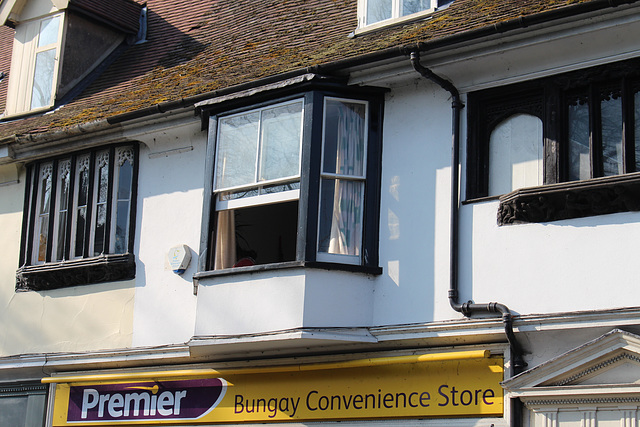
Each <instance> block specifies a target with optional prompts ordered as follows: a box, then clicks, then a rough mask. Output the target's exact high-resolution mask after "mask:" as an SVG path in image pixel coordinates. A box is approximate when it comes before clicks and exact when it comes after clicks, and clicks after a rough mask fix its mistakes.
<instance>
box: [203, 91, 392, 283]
mask: <svg viewBox="0 0 640 427" xmlns="http://www.w3.org/2000/svg"><path fill="white" fill-rule="evenodd" d="M381 107H382V103H381V101H380V99H379V96H375V97H371V96H367V97H361V98H358V97H343V96H338V94H332V93H325V92H307V93H305V94H301V95H299V96H297V97H296V96H291V97H289V98H285V99H283V100H281V101H279V102H276V103H265V104H264V105H262V106H260V107H258V108H252V109H249V110H247V109H237V110H234V111H232V112H229V113H226V112H225V113H223V114H220V115H218V116H214V117H215V119H214V120H215V126H214V129H215V134H211V133H210V135H209V137H210V141H209V142H210V145H211V146H212V147H215V148H212V149H210V151H209V152H210V155H212V156H213V157H214V159H212V161H211V163H212V167H211V173H212V175H213V180H212V181H213V184H212V192H211V199H212V203H211V205H212V210H211V216H210V217H211V222H210V226H209V235H208V237H207V241H208V242H209V243H208V244H209V245H210V246H213V247H212V250H211V251H210V252H209V253H210V257H209V259H208V265H207V269H210V270H225V269H230V268H234V267H249V266H254V265H265V264H273V265H278V264H282V263H290V262H322V263H331V264H344V265H352V266H372V265H375V264H377V240H378V238H377V233H378V211H379V207H378V204H379V202H378V200H379V168H380V141H379V137H380V119H381ZM212 136H214V137H215V138H212Z"/></svg>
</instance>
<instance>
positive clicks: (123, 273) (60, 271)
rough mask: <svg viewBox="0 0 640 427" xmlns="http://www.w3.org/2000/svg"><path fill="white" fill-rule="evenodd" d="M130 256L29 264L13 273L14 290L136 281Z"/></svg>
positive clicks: (132, 259)
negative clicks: (14, 279)
mask: <svg viewBox="0 0 640 427" xmlns="http://www.w3.org/2000/svg"><path fill="white" fill-rule="evenodd" d="M135 275H136V263H135V257H134V255H133V254H122V255H101V256H97V257H93V258H84V259H77V260H71V261H62V262H55V263H47V264H42V265H28V266H23V267H21V268H19V269H18V271H17V273H16V279H17V280H16V291H45V290H50V289H58V288H67V287H71V286H79V285H87V284H94V283H104V282H114V281H119V280H130V279H133V278H135Z"/></svg>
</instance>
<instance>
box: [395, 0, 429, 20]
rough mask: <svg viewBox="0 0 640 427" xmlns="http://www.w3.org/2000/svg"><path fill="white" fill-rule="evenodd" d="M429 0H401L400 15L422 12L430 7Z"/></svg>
mask: <svg viewBox="0 0 640 427" xmlns="http://www.w3.org/2000/svg"><path fill="white" fill-rule="evenodd" d="M430 3H431V0H402V16H406V15H411V14H412V13H418V12H422V11H423V10H427V9H429V8H430V7H431V4H430Z"/></svg>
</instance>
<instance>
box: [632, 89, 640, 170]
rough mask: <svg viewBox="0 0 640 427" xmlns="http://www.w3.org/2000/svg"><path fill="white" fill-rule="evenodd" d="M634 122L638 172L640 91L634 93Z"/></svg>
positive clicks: (637, 167)
mask: <svg viewBox="0 0 640 427" xmlns="http://www.w3.org/2000/svg"><path fill="white" fill-rule="evenodd" d="M633 105H634V110H635V112H634V123H635V146H636V155H635V159H636V169H635V170H636V172H640V91H638V92H636V93H635V94H634V95H633Z"/></svg>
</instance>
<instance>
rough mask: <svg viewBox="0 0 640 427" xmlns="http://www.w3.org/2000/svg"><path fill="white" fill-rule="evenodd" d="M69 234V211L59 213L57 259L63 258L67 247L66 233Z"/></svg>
mask: <svg viewBox="0 0 640 427" xmlns="http://www.w3.org/2000/svg"><path fill="white" fill-rule="evenodd" d="M66 234H67V212H66V211H63V212H60V214H59V215H58V236H57V241H56V248H57V249H56V261H61V260H63V259H64V258H65V257H64V249H65V235H66Z"/></svg>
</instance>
